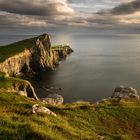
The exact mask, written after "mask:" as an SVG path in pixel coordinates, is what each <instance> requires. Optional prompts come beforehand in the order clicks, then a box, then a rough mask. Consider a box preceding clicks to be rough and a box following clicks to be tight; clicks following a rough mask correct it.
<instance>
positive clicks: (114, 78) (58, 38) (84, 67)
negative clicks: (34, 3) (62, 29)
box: [0, 33, 140, 103]
mask: <svg viewBox="0 0 140 140" xmlns="http://www.w3.org/2000/svg"><path fill="white" fill-rule="evenodd" d="M33 36H35V35H0V45H5V44H9V43H12V42H15V41H19V40H22V39H26V38H30V37H33ZM51 42H52V45H57V44H69V45H70V47H71V48H72V49H73V50H74V53H72V54H70V55H69V56H68V57H67V58H66V59H64V60H62V61H61V63H60V65H59V66H57V68H56V70H54V71H48V72H42V73H40V74H38V75H36V76H34V77H33V78H31V79H30V82H31V83H32V85H33V86H34V87H35V91H36V93H37V95H38V97H40V98H45V97H46V96H47V95H48V94H50V93H54V94H55V93H56V94H60V95H62V96H63V97H64V102H65V103H70V102H75V101H89V102H96V101H97V100H100V99H103V98H108V97H110V96H111V95H112V92H113V90H114V88H115V87H117V86H119V85H124V86H131V87H133V88H135V89H136V90H137V91H138V92H140V35H139V34H103V35H102V34H84V33H83V34H68V33H67V34H53V33H52V34H51Z"/></svg>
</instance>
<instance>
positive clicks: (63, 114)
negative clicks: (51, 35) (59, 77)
mask: <svg viewBox="0 0 140 140" xmlns="http://www.w3.org/2000/svg"><path fill="white" fill-rule="evenodd" d="M35 103H39V104H41V102H39V101H34V100H31V99H28V98H26V97H22V96H19V95H17V94H15V93H8V92H2V91H0V139H2V140H8V139H10V140H17V139H19V140H28V139H29V140H81V139H83V140H88V139H89V140H96V137H97V136H104V137H105V138H106V139H107V140H139V139H140V101H129V100H127V101H125V100H122V101H121V102H120V104H119V105H115V104H114V100H110V101H107V102H105V103H102V104H99V105H93V104H90V103H88V102H76V103H71V104H65V105H60V106H46V107H48V108H50V109H51V110H52V111H54V112H55V113H56V114H57V116H56V117H54V116H50V115H45V114H39V115H36V114H32V113H31V110H32V105H33V104H35Z"/></svg>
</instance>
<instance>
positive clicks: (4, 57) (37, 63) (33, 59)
mask: <svg viewBox="0 0 140 140" xmlns="http://www.w3.org/2000/svg"><path fill="white" fill-rule="evenodd" d="M71 52H73V50H72V49H71V48H70V46H69V45H57V46H51V41H50V37H49V35H48V34H43V35H40V36H37V37H34V38H30V39H25V40H22V41H19V42H16V43H13V44H10V45H6V46H1V47H0V72H1V73H5V74H4V75H5V76H3V80H4V79H6V80H7V81H8V79H10V77H17V76H20V75H24V74H33V73H39V72H41V71H48V70H54V69H55V67H56V65H58V64H59V61H61V59H63V58H65V57H66V56H67V55H68V54H70V53H71ZM12 79H14V78H12ZM17 79H18V78H16V83H15V81H14V80H13V81H14V82H13V84H11V85H10V86H9V87H8V89H12V90H11V91H15V92H19V93H20V94H22V95H25V96H28V97H31V98H35V99H37V96H36V94H35V92H34V88H33V87H32V85H31V84H30V83H29V82H28V81H26V82H25V80H24V81H23V82H22V84H21V82H20V81H21V79H19V81H18V80H17ZM11 81H12V80H11ZM23 83H24V84H23ZM27 83H28V84H27ZM27 85H28V86H27ZM31 93H32V94H31Z"/></svg>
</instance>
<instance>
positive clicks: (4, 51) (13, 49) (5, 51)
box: [0, 37, 36, 62]
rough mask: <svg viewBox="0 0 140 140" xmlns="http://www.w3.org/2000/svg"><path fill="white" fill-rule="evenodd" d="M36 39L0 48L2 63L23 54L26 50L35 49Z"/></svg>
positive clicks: (0, 60)
mask: <svg viewBox="0 0 140 140" xmlns="http://www.w3.org/2000/svg"><path fill="white" fill-rule="evenodd" d="M35 40H36V37H35V38H30V39H25V40H22V41H19V42H16V43H12V44H9V45H5V46H0V62H3V61H4V60H6V59H7V58H9V57H11V56H13V55H16V54H19V53H20V52H23V51H24V50H25V49H29V48H31V47H33V43H34V41H35Z"/></svg>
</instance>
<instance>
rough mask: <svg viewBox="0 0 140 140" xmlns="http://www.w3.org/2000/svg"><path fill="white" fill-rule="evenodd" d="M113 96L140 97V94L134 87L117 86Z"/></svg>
mask: <svg viewBox="0 0 140 140" xmlns="http://www.w3.org/2000/svg"><path fill="white" fill-rule="evenodd" d="M111 97H112V98H124V99H139V98H140V96H139V94H138V92H137V90H136V89H134V88H132V87H125V86H119V87H116V88H115V90H114V92H113V94H112V96H111Z"/></svg>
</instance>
